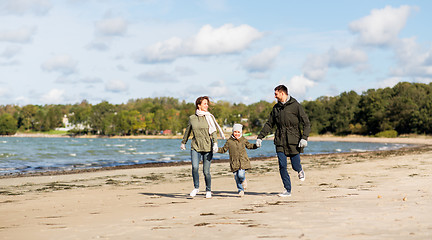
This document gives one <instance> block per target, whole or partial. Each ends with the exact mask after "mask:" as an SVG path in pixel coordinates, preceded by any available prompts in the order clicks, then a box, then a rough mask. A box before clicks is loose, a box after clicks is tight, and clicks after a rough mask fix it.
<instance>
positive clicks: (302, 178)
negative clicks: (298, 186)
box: [298, 170, 306, 181]
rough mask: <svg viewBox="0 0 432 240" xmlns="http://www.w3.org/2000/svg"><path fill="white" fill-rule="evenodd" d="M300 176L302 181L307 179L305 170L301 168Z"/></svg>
mask: <svg viewBox="0 0 432 240" xmlns="http://www.w3.org/2000/svg"><path fill="white" fill-rule="evenodd" d="M298 177H299V179H300V181H304V180H305V179H306V174H305V172H304V171H303V170H301V171H300V172H298Z"/></svg>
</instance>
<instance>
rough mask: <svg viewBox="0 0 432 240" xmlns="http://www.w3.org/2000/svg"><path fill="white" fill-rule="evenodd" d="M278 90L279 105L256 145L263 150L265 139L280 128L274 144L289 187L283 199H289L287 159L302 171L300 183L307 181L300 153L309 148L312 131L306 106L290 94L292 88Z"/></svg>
mask: <svg viewBox="0 0 432 240" xmlns="http://www.w3.org/2000/svg"><path fill="white" fill-rule="evenodd" d="M274 91H275V92H274V93H275V98H276V99H277V100H278V102H277V103H276V104H275V105H274V106H273V109H272V111H271V113H270V117H269V118H268V120H267V122H266V123H265V125H264V127H263V128H262V130H261V132H260V133H259V135H258V137H257V141H256V145H257V146H258V147H260V146H261V144H262V139H263V138H264V137H265V136H266V135H268V134H269V133H270V132H271V131H272V129H273V127H274V126H276V132H275V137H274V144H275V146H276V153H277V157H278V161H279V173H280V176H281V178H282V182H283V185H284V187H285V191H284V192H283V193H281V194H279V196H281V197H288V196H291V180H290V176H289V174H288V170H287V165H288V163H287V157H289V158H290V160H291V166H292V168H293V169H294V170H295V171H297V172H298V177H299V178H300V180H301V181H304V180H305V173H304V171H303V168H302V166H301V163H300V153H301V152H303V148H305V147H306V146H307V139H308V137H309V133H310V131H311V128H310V122H309V119H308V116H307V115H306V113H305V111H304V109H303V107H302V106H301V105H300V103H299V102H297V100H296V99H294V98H292V97H290V96H289V95H288V88H287V87H285V86H284V85H279V86H277V87H276V88H275V89H274ZM301 127H303V132H302V129H301Z"/></svg>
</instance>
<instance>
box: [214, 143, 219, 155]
mask: <svg viewBox="0 0 432 240" xmlns="http://www.w3.org/2000/svg"><path fill="white" fill-rule="evenodd" d="M218 150H219V148H218V144H217V142H215V143H214V144H213V152H214V153H216V152H217V151H218Z"/></svg>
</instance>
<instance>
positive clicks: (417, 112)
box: [0, 82, 432, 136]
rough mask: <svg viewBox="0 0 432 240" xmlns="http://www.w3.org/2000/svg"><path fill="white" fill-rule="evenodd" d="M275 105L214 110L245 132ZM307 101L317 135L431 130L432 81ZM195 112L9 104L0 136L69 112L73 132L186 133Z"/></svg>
mask: <svg viewBox="0 0 432 240" xmlns="http://www.w3.org/2000/svg"><path fill="white" fill-rule="evenodd" d="M274 104H275V103H274V102H271V103H270V102H266V101H260V102H257V103H253V104H250V105H246V104H242V103H239V104H236V103H234V104H232V103H229V102H226V101H217V102H216V103H213V104H212V105H211V107H210V111H211V112H212V114H213V115H214V116H215V117H216V119H217V121H218V122H219V124H220V125H226V126H232V125H233V124H234V123H240V122H241V123H243V124H244V126H245V127H244V130H245V132H251V133H258V132H259V131H260V130H261V128H262V126H263V124H264V123H265V122H266V121H267V118H268V116H269V113H270V111H271V108H272V107H273V105H274ZM302 105H303V107H304V108H305V111H306V113H307V114H308V115H309V119H310V121H311V127H312V134H326V133H332V134H336V135H346V134H360V135H382V136H396V135H398V134H409V133H415V134H432V83H430V84H423V83H408V82H401V83H399V84H397V85H396V86H394V87H392V88H383V89H369V90H367V91H365V92H363V93H362V94H361V95H359V94H357V93H356V92H354V91H350V92H343V93H341V94H340V95H338V96H334V97H319V98H317V99H316V100H313V101H303V102H302ZM194 112H195V105H194V103H187V102H185V101H179V100H178V99H175V98H172V97H158V98H142V99H131V100H129V101H128V102H127V103H125V104H115V105H114V104H111V103H109V102H107V101H102V102H101V103H99V104H95V105H93V104H90V103H88V102H87V101H85V100H84V101H82V102H81V103H77V104H67V105H43V106H42V105H26V106H23V107H21V106H18V105H5V106H0V135H13V134H15V133H16V132H17V131H20V132H34V131H36V132H46V131H50V130H54V129H56V128H59V127H64V124H63V118H64V117H65V116H66V117H67V119H68V121H69V123H70V124H71V125H72V126H75V127H74V129H72V130H70V131H69V132H68V133H69V134H71V135H76V134H78V135H83V134H95V135H103V136H114V135H119V136H127V135H142V134H145V135H155V134H162V133H165V134H182V133H183V129H184V128H185V127H186V125H187V122H188V117H189V116H190V115H192V114H193V113H194ZM167 130H168V131H167ZM164 131H165V132H164Z"/></svg>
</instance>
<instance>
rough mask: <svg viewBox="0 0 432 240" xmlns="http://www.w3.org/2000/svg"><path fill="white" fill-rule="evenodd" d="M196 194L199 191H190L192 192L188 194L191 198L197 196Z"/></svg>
mask: <svg viewBox="0 0 432 240" xmlns="http://www.w3.org/2000/svg"><path fill="white" fill-rule="evenodd" d="M197 193H199V189H198V188H195V189H194V190H192V192H191V193H190V194H189V195H190V196H191V197H195V196H196V195H197Z"/></svg>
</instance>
